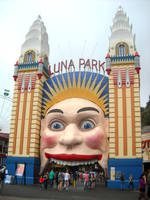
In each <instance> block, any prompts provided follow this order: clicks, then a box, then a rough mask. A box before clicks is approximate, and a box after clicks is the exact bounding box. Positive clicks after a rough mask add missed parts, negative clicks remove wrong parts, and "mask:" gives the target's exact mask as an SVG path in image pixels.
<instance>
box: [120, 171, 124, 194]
mask: <svg viewBox="0 0 150 200" xmlns="http://www.w3.org/2000/svg"><path fill="white" fill-rule="evenodd" d="M124 181H125V178H124V174H123V173H121V175H120V187H121V190H122V191H123V190H124V184H125V183H124Z"/></svg>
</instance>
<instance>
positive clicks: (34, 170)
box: [6, 156, 40, 184]
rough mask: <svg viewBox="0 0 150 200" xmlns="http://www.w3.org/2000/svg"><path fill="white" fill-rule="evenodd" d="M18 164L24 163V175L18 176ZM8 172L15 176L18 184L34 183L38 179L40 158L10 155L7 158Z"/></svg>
mask: <svg viewBox="0 0 150 200" xmlns="http://www.w3.org/2000/svg"><path fill="white" fill-rule="evenodd" d="M17 164H24V165H25V170H24V174H23V176H22V177H18V176H17V177H16V169H17ZM6 167H7V170H8V174H9V175H12V176H14V177H15V183H16V184H34V183H36V182H37V181H38V178H39V176H38V173H39V170H40V159H39V158H35V157H13V156H8V157H7V160H6Z"/></svg>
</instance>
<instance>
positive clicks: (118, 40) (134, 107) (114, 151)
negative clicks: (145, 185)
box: [106, 7, 142, 188]
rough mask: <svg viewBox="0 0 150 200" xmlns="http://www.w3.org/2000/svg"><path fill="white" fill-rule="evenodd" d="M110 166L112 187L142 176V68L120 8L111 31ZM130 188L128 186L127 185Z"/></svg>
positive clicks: (109, 57)
mask: <svg viewBox="0 0 150 200" xmlns="http://www.w3.org/2000/svg"><path fill="white" fill-rule="evenodd" d="M106 68H107V69H106V70H107V73H108V75H109V143H110V145H109V162H108V171H109V175H110V180H109V182H108V187H115V188H116V187H120V182H119V176H120V174H121V173H123V174H124V176H125V179H126V180H127V179H128V178H129V175H130V174H132V175H133V176H134V179H137V180H135V184H136V185H137V184H138V177H139V175H140V173H141V172H142V155H141V119H140V77H139V71H140V65H139V55H138V53H137V52H136V47H135V36H134V35H133V34H132V26H131V25H129V18H128V17H127V16H126V14H125V13H124V11H123V9H122V8H121V7H119V9H118V11H117V13H116V15H115V17H114V20H113V25H112V27H111V36H110V38H109V53H108V54H107V56H106ZM126 186H127V185H126Z"/></svg>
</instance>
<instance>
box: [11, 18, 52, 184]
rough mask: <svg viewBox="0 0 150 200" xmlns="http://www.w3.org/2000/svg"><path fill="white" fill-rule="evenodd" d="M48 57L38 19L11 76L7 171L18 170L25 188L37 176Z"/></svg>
mask: <svg viewBox="0 0 150 200" xmlns="http://www.w3.org/2000/svg"><path fill="white" fill-rule="evenodd" d="M48 55H49V45H48V35H47V33H46V28H45V26H44V23H43V22H42V20H41V17H40V16H39V17H38V18H37V20H35V21H34V23H33V24H32V26H31V27H30V30H29V32H28V33H27V35H26V39H25V42H24V43H23V45H22V48H21V56H20V58H19V61H17V63H16V64H15V70H14V76H13V77H14V80H15V87H14V96H13V106H12V117H11V129H10V137H9V149H8V158H7V169H8V173H9V174H11V175H15V174H16V171H17V168H18V167H19V166H20V168H22V171H23V173H22V176H19V177H20V178H19V177H18V180H17V181H22V180H23V181H24V183H26V184H32V183H34V181H35V179H36V178H37V176H38V172H39V166H40V160H39V153H40V152H39V147H40V121H41V101H42V87H43V82H44V81H45V80H46V78H47V77H48V74H49V73H48ZM23 169H24V170H23Z"/></svg>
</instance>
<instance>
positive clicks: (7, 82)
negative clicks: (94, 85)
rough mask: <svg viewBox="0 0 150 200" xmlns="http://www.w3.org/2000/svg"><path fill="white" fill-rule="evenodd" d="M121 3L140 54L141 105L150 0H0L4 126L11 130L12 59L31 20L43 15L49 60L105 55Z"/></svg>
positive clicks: (149, 66) (148, 66) (148, 81)
mask: <svg viewBox="0 0 150 200" xmlns="http://www.w3.org/2000/svg"><path fill="white" fill-rule="evenodd" d="M120 5H121V6H122V7H123V10H124V11H125V12H126V14H127V16H128V17H129V22H130V24H132V25H133V33H135V34H136V47H137V51H138V52H139V54H140V59H141V106H145V104H146V102H147V101H148V98H149V95H150V89H149V87H150V78H149V77H150V55H149V52H150V50H149V45H150V25H149V21H150V0H0V127H2V128H3V130H4V131H8V132H9V129H8V127H9V126H8V124H9V118H10V111H11V102H10V101H8V100H3V99H2V98H1V97H2V96H3V91H4V89H8V90H10V97H12V93H13V84H14V81H13V78H12V76H13V70H14V63H15V62H16V60H18V58H19V56H20V50H21V45H22V44H23V42H24V41H25V35H26V34H27V32H28V31H29V28H30V26H31V25H32V23H33V21H34V20H36V18H37V16H38V15H41V17H42V20H43V22H44V24H45V26H46V29H47V33H48V36H49V46H50V55H49V61H50V63H51V64H53V63H58V62H59V61H61V60H65V59H68V60H69V59H74V60H78V59H79V58H81V57H83V58H93V59H97V60H101V61H104V60H105V56H106V54H107V51H108V44H109V40H108V38H109V36H110V34H111V32H110V26H112V20H113V18H114V16H115V13H116V11H117V9H118V7H119V6H120Z"/></svg>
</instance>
